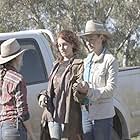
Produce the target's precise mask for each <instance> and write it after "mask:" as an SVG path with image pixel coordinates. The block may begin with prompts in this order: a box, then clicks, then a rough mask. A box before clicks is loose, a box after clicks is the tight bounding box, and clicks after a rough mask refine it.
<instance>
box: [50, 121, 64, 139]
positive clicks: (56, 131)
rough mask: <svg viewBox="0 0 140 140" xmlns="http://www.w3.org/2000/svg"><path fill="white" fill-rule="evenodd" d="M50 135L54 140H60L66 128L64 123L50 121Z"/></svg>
mask: <svg viewBox="0 0 140 140" xmlns="http://www.w3.org/2000/svg"><path fill="white" fill-rule="evenodd" d="M48 127H49V132H50V137H51V139H52V140H60V139H61V137H62V133H63V130H64V124H59V123H57V122H48Z"/></svg>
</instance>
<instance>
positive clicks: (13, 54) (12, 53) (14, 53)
mask: <svg viewBox="0 0 140 140" xmlns="http://www.w3.org/2000/svg"><path fill="white" fill-rule="evenodd" d="M20 51H21V48H20V49H19V50H18V51H16V52H14V53H12V54H10V55H8V56H2V55H1V57H2V58H6V57H9V56H12V55H15V54H17V53H19V52H20Z"/></svg>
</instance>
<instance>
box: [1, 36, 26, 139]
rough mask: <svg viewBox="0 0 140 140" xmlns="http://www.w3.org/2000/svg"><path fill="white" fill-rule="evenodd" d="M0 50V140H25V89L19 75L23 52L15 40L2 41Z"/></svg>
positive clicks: (21, 77)
mask: <svg viewBox="0 0 140 140" xmlns="http://www.w3.org/2000/svg"><path fill="white" fill-rule="evenodd" d="M0 49H1V55H0V65H1V69H0V105H1V110H0V140H27V130H26V128H25V126H26V125H27V124H28V123H27V122H28V121H27V120H28V119H29V112H28V105H27V89H26V85H25V82H24V79H23V76H22V75H21V74H20V73H19V70H20V68H21V66H22V55H23V53H24V51H25V50H21V46H20V45H19V43H18V42H17V40H16V39H15V38H12V39H8V40H7V41H4V42H3V43H2V44H1V48H0Z"/></svg>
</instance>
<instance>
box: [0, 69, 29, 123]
mask: <svg viewBox="0 0 140 140" xmlns="http://www.w3.org/2000/svg"><path fill="white" fill-rule="evenodd" d="M0 98H1V100H0V104H1V111H0V122H1V121H6V120H13V121H14V120H15V119H16V118H17V117H19V118H20V119H21V120H22V121H25V120H28V119H29V112H28V105H27V89H26V84H25V81H24V80H23V77H22V75H21V74H19V73H18V72H17V71H16V69H15V68H13V67H8V68H7V72H6V74H5V76H4V78H3V84H2V95H1V96H0Z"/></svg>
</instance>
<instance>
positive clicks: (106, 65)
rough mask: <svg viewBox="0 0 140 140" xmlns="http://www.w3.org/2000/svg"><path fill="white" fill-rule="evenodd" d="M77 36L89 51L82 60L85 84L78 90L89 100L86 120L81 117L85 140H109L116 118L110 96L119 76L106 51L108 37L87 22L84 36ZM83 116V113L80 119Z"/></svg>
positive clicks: (99, 25) (101, 25)
mask: <svg viewBox="0 0 140 140" xmlns="http://www.w3.org/2000/svg"><path fill="white" fill-rule="evenodd" d="M80 36H81V37H82V38H83V39H85V41H86V45H87V47H88V49H89V54H88V56H87V58H86V59H85V60H84V74H83V77H84V82H82V83H80V84H79V85H78V86H77V90H78V91H80V92H81V91H83V90H86V95H87V98H88V99H89V104H88V105H89V106H88V107H89V108H88V109H89V114H88V118H87V117H86V116H83V119H85V120H83V129H84V132H85V133H86V134H85V140H111V133H112V127H113V116H114V115H115V110H114V106H113V94H114V91H115V89H116V87H117V74H118V63H117V61H116V59H115V57H114V56H113V55H112V54H111V53H110V52H109V51H108V49H107V41H108V40H109V39H110V38H111V35H110V33H109V32H107V31H106V30H105V28H104V26H103V24H101V23H98V22H94V21H93V20H89V21H87V23H86V27H85V33H83V34H81V35H80ZM86 113H87V112H84V111H83V115H86ZM89 120H91V121H89ZM91 124H92V125H91ZM88 125H89V126H88ZM91 131H92V132H91ZM88 132H89V133H88ZM92 134H93V135H92Z"/></svg>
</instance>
